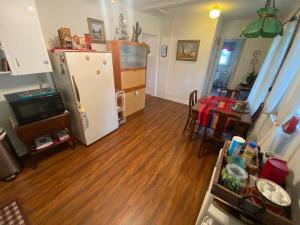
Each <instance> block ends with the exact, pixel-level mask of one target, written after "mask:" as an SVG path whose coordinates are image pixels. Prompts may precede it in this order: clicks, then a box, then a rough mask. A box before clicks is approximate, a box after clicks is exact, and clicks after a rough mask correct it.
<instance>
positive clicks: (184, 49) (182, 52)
mask: <svg viewBox="0 0 300 225" xmlns="http://www.w3.org/2000/svg"><path fill="white" fill-rule="evenodd" d="M199 46H200V40H178V45H177V54H176V60H183V61H197V58H198V52H199Z"/></svg>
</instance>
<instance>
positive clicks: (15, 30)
mask: <svg viewBox="0 0 300 225" xmlns="http://www.w3.org/2000/svg"><path fill="white" fill-rule="evenodd" d="M0 42H1V48H2V50H3V52H4V54H5V57H6V60H7V62H8V64H9V68H10V71H11V74H12V75H25V74H34V73H45V72H52V67H51V64H50V60H49V56H48V52H47V48H46V45H45V41H44V37H43V34H42V30H41V27H40V22H39V18H38V14H37V9H36V6H35V2H34V0H9V1H1V7H0Z"/></svg>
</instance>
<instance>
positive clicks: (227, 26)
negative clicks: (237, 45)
mask: <svg viewBox="0 0 300 225" xmlns="http://www.w3.org/2000/svg"><path fill="white" fill-rule="evenodd" d="M250 21H251V20H248V19H243V20H227V21H226V20H225V21H223V22H224V25H223V29H222V34H221V37H222V39H223V40H224V39H234V38H240V34H241V32H242V29H243V27H244V26H245V25H247V24H248V23H249V22H250ZM272 41H273V39H272V38H270V39H268V38H254V39H250V38H249V39H246V40H245V43H244V46H243V49H242V52H241V55H240V60H239V62H238V65H237V68H236V71H235V73H234V74H233V76H232V77H231V80H230V82H229V88H236V87H237V85H238V84H240V83H241V82H245V78H246V77H247V76H248V73H250V72H252V70H253V67H252V65H251V64H250V60H251V59H252V58H253V52H254V51H255V50H256V49H259V50H260V51H261V52H262V54H261V56H260V57H259V58H258V59H259V62H258V64H257V65H256V72H258V71H259V69H260V67H261V64H262V63H263V61H264V59H265V56H266V54H267V52H268V50H269V48H270V46H271V43H272Z"/></svg>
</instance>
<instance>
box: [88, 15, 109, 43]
mask: <svg viewBox="0 0 300 225" xmlns="http://www.w3.org/2000/svg"><path fill="white" fill-rule="evenodd" d="M87 21H88V27H89V32H90V35H91V38H92V42H93V43H105V41H106V39H105V28H104V21H103V20H97V19H93V18H87Z"/></svg>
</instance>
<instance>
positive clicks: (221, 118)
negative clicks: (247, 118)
mask: <svg viewBox="0 0 300 225" xmlns="http://www.w3.org/2000/svg"><path fill="white" fill-rule="evenodd" d="M216 116H217V118H218V119H217V120H218V121H217V123H216V125H215V128H214V129H213V130H214V132H213V136H214V137H215V138H218V139H220V140H221V139H223V134H224V132H225V131H227V127H228V124H227V122H228V121H229V119H230V121H232V123H233V125H232V126H231V127H232V130H231V132H232V133H233V134H235V131H236V127H237V126H238V125H239V123H240V120H241V117H239V116H237V115H234V114H231V113H225V112H222V111H219V110H217V109H212V110H209V113H208V121H209V122H208V123H207V125H206V128H205V129H207V128H209V126H210V123H211V121H212V120H213V118H214V117H216ZM205 132H206V131H205Z"/></svg>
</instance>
